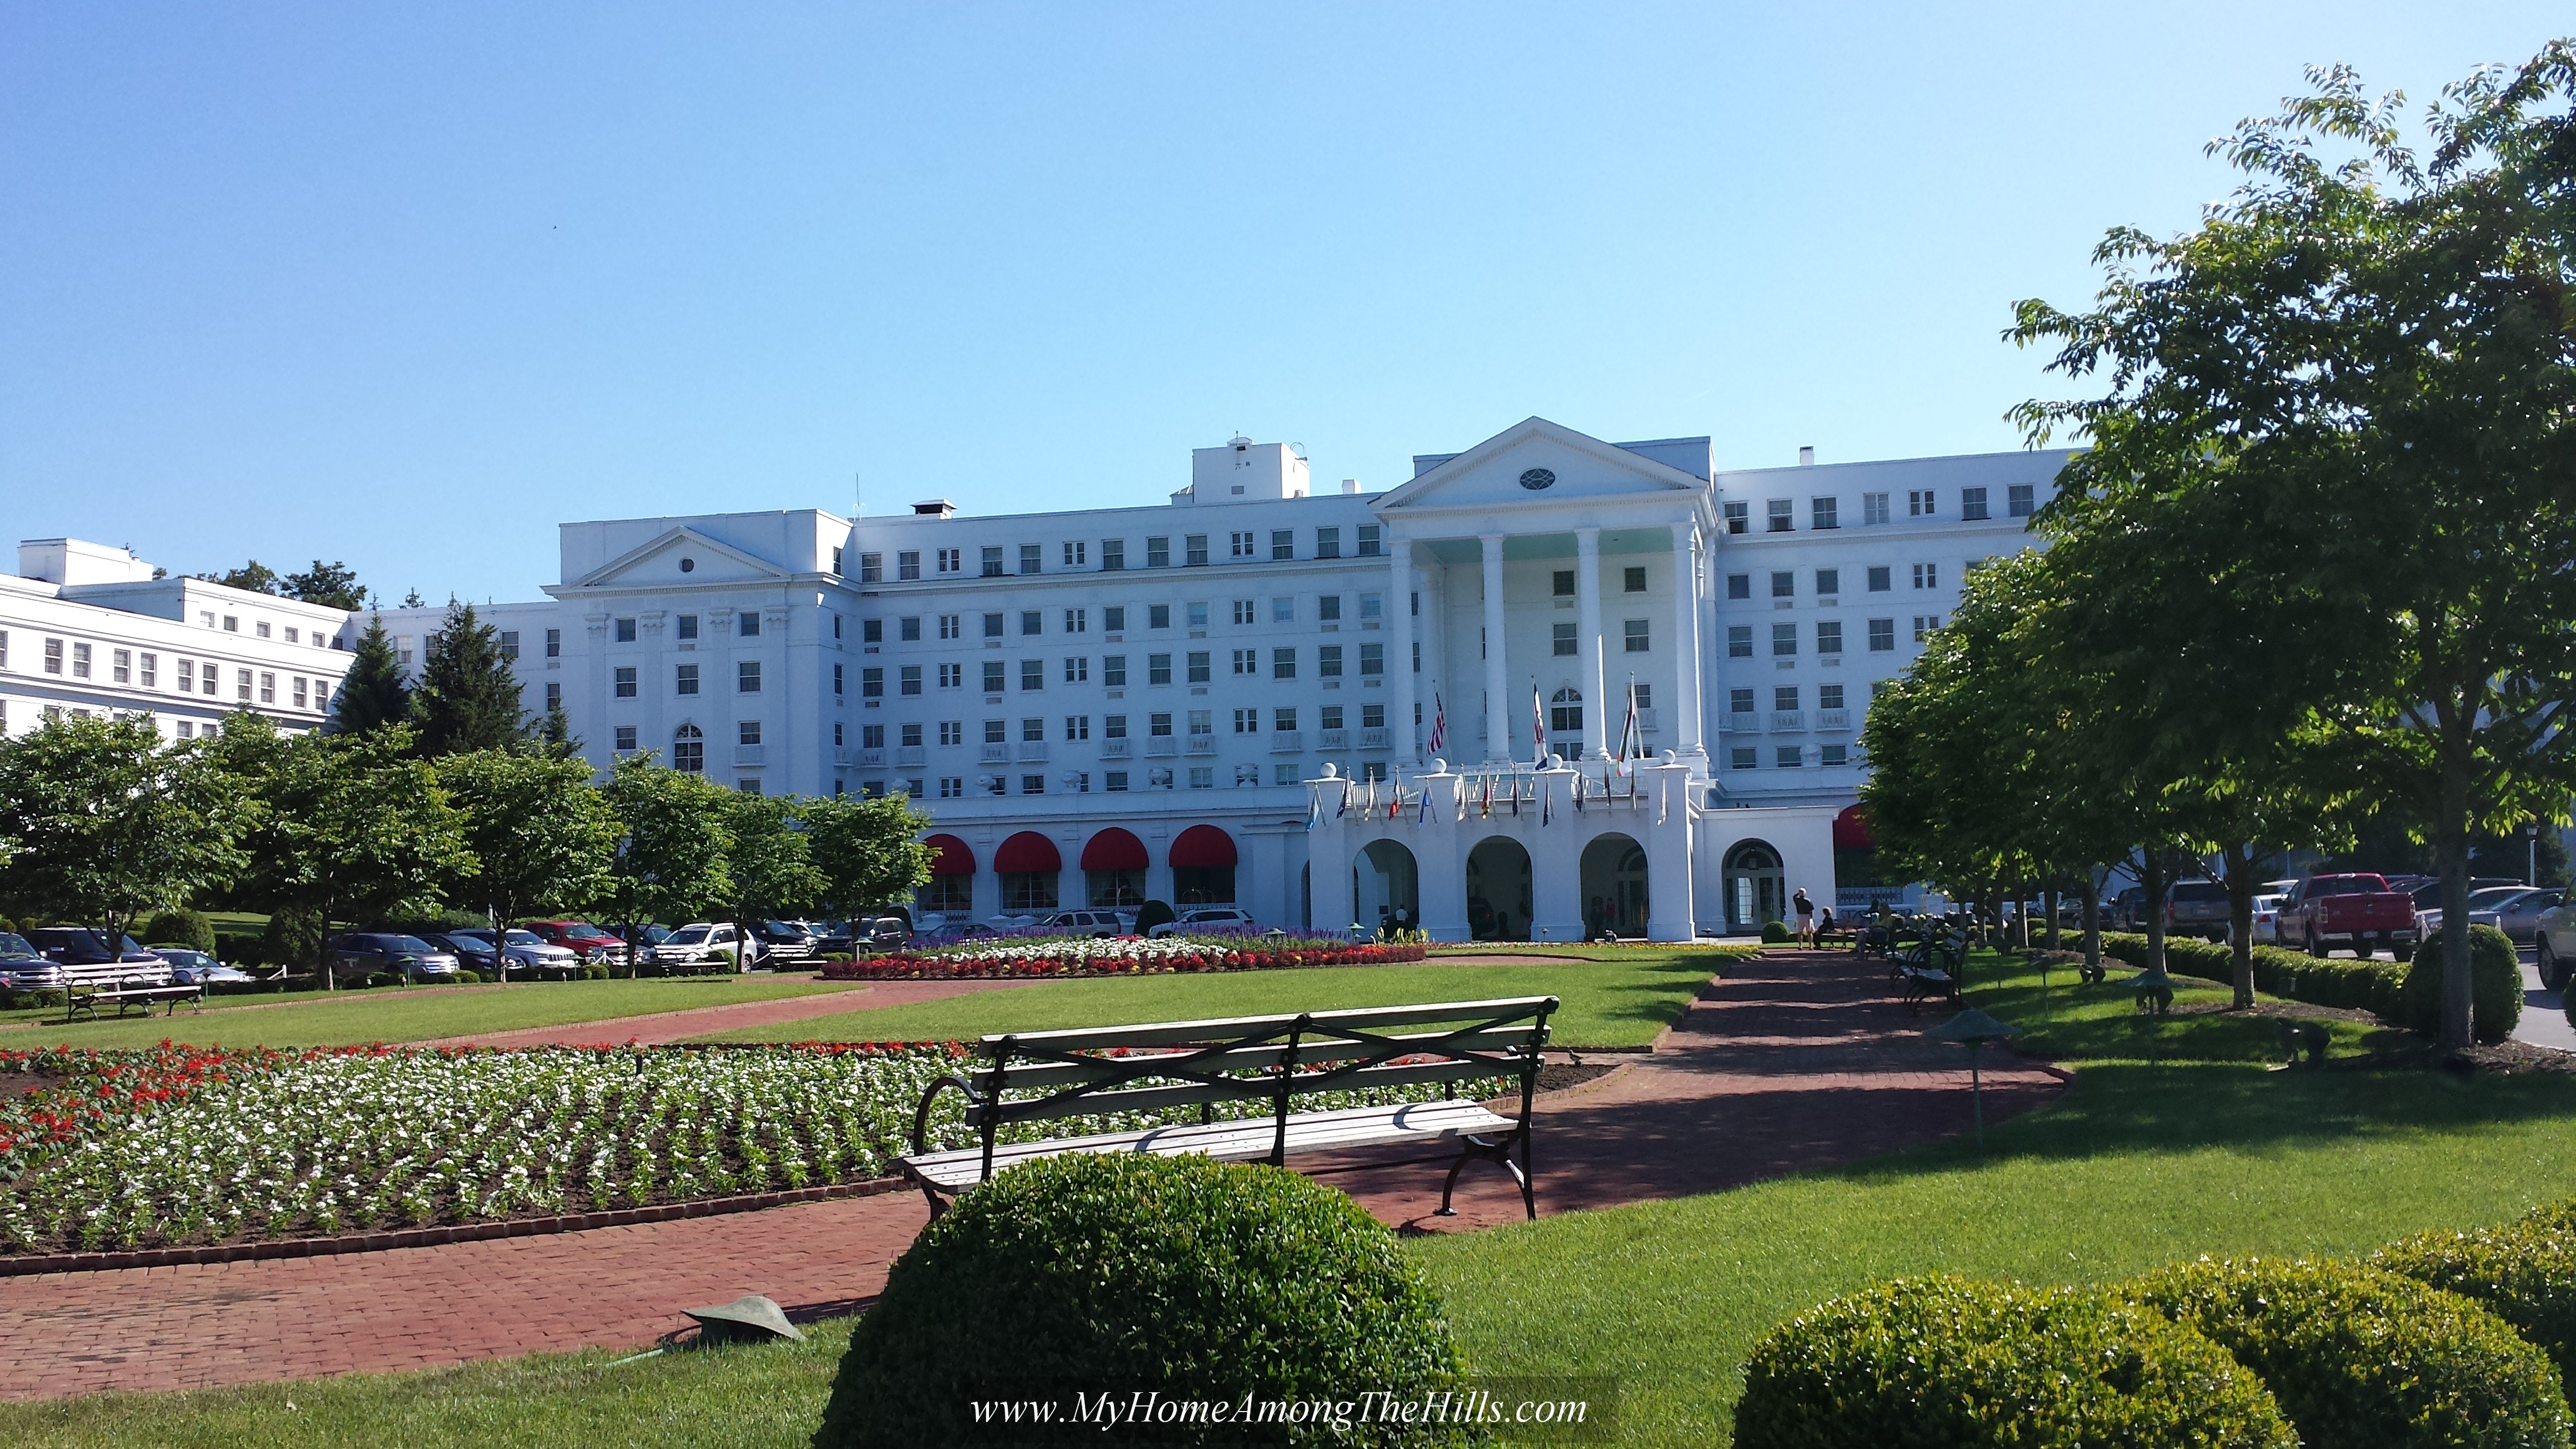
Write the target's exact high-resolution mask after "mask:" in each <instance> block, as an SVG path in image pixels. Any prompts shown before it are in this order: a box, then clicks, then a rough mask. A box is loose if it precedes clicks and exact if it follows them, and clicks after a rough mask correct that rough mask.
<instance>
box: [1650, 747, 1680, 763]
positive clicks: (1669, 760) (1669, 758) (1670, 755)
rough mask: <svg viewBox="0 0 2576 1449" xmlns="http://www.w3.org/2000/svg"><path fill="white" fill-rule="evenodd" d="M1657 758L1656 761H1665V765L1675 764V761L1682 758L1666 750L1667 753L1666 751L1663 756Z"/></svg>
mask: <svg viewBox="0 0 2576 1449" xmlns="http://www.w3.org/2000/svg"><path fill="white" fill-rule="evenodd" d="M1655 758H1656V759H1659V760H1661V761H1663V762H1664V763H1665V764H1667V765H1669V764H1671V763H1672V762H1674V761H1675V760H1678V759H1680V758H1681V756H1679V755H1676V754H1674V753H1673V752H1672V751H1670V750H1666V751H1664V752H1663V753H1662V754H1660V755H1657V756H1656V757H1655Z"/></svg>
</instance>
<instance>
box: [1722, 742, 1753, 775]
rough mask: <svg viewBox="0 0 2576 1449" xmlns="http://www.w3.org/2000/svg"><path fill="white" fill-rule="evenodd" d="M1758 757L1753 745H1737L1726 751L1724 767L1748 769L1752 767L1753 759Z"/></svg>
mask: <svg viewBox="0 0 2576 1449" xmlns="http://www.w3.org/2000/svg"><path fill="white" fill-rule="evenodd" d="M1759 758H1760V756H1759V755H1758V754H1757V753H1756V752H1755V747H1754V746H1752V745H1737V746H1736V747H1735V748H1733V749H1731V750H1728V751H1727V752H1726V767H1727V768H1728V769H1730V770H1750V769H1752V768H1753V764H1754V761H1755V760H1757V759H1759Z"/></svg>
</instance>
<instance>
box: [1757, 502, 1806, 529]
mask: <svg viewBox="0 0 2576 1449" xmlns="http://www.w3.org/2000/svg"><path fill="white" fill-rule="evenodd" d="M1762 508H1763V519H1762V528H1763V531H1764V532H1766V533H1787V532H1788V531H1789V530H1790V529H1793V528H1795V527H1797V526H1798V519H1797V511H1798V505H1797V502H1796V501H1795V500H1793V499H1788V498H1773V499H1769V500H1767V501H1765V502H1764V503H1763V505H1762Z"/></svg>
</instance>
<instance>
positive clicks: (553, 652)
mask: <svg viewBox="0 0 2576 1449" xmlns="http://www.w3.org/2000/svg"><path fill="white" fill-rule="evenodd" d="M687 618H688V620H689V627H690V628H692V629H694V628H696V627H697V623H698V616H697V615H695V614H690V615H688V616H687ZM546 657H547V658H548V659H560V658H562V657H563V631H562V630H561V629H548V630H547V631H546Z"/></svg>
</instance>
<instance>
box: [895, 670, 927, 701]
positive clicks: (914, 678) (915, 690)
mask: <svg viewBox="0 0 2576 1449" xmlns="http://www.w3.org/2000/svg"><path fill="white" fill-rule="evenodd" d="M895 687H896V688H897V689H898V690H900V691H901V692H903V693H905V694H919V693H921V666H920V665H918V664H907V665H905V666H903V673H902V674H901V675H899V676H898V677H897V682H896V685H895Z"/></svg>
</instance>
